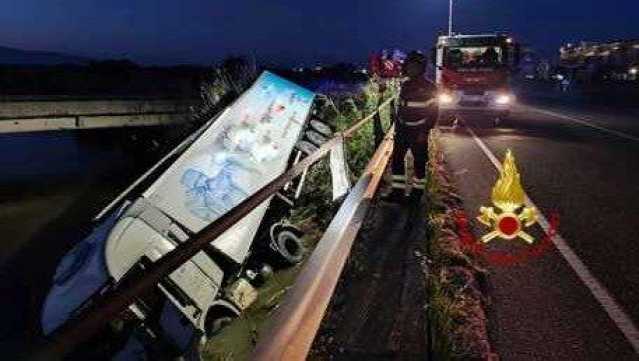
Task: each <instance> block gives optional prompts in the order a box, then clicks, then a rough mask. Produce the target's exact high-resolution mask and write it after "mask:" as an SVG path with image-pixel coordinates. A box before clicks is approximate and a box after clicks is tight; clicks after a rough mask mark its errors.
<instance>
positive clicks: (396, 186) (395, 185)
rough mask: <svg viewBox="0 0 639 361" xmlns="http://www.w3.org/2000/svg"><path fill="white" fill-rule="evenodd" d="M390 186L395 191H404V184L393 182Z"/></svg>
mask: <svg viewBox="0 0 639 361" xmlns="http://www.w3.org/2000/svg"><path fill="white" fill-rule="evenodd" d="M391 186H392V187H393V188H395V189H406V183H400V182H393V183H391Z"/></svg>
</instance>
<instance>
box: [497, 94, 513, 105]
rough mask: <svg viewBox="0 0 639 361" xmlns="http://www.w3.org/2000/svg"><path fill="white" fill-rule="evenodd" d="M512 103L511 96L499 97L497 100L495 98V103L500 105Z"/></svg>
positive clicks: (503, 95)
mask: <svg viewBox="0 0 639 361" xmlns="http://www.w3.org/2000/svg"><path fill="white" fill-rule="evenodd" d="M510 101H511V98H510V95H506V94H502V95H498V96H497V98H495V103H497V104H500V105H506V104H510Z"/></svg>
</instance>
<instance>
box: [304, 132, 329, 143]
mask: <svg viewBox="0 0 639 361" xmlns="http://www.w3.org/2000/svg"><path fill="white" fill-rule="evenodd" d="M305 137H306V139H307V140H308V141H310V142H311V143H313V144H315V145H316V146H318V147H320V146H321V145H322V144H324V143H326V141H328V139H326V137H325V136H323V135H321V134H320V133H318V132H316V131H313V130H309V131H307V132H306V134H305Z"/></svg>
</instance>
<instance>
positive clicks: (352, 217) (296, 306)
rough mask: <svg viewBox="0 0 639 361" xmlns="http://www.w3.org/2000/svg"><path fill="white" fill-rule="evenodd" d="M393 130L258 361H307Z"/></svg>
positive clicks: (290, 295) (292, 293) (284, 307)
mask: <svg viewBox="0 0 639 361" xmlns="http://www.w3.org/2000/svg"><path fill="white" fill-rule="evenodd" d="M392 134H393V128H391V130H390V131H389V132H388V134H387V136H386V138H385V139H384V140H383V141H382V143H381V145H380V146H379V148H377V151H376V152H375V155H374V156H373V158H372V159H371V161H370V162H369V164H368V166H367V168H366V170H365V171H364V174H363V175H362V176H361V177H360V179H359V181H358V182H357V184H356V185H355V187H354V188H353V189H352V190H351V192H350V193H349V195H348V197H347V198H346V200H345V201H344V203H343V204H342V206H341V207H340V209H339V211H338V212H337V214H336V215H335V217H334V218H333V220H332V221H331V223H330V225H329V226H328V228H327V229H326V232H325V233H324V235H323V236H322V239H321V240H320V241H319V243H318V244H317V246H316V248H315V250H314V251H313V253H312V255H311V256H310V258H309V259H308V260H307V261H306V265H305V266H304V268H303V269H302V271H301V272H300V274H299V275H298V276H297V279H296V281H295V284H294V285H293V287H292V288H291V289H290V290H288V292H287V294H286V296H285V299H284V301H283V302H282V303H281V305H280V307H279V308H278V310H277V311H276V312H275V314H274V315H273V317H272V318H271V320H272V322H273V323H272V325H271V327H270V329H268V330H266V331H265V332H264V333H263V335H264V336H265V337H262V338H260V339H259V342H258V344H257V347H256V349H255V351H254V354H253V360H256V361H276V360H286V361H298V360H299V361H301V360H305V359H306V355H307V354H308V352H309V350H310V348H311V345H312V344H313V340H314V339H315V334H316V333H317V330H318V328H319V325H320V323H321V321H322V318H323V316H324V313H325V312H326V308H327V306H328V304H329V302H330V299H331V297H332V295H333V292H334V290H335V286H336V285H337V282H338V280H339V278H340V275H341V273H342V269H343V268H344V264H345V263H346V259H347V258H348V255H349V254H350V250H351V247H352V245H353V241H354V240H355V237H356V236H357V234H358V232H359V229H360V227H361V226H362V224H363V222H364V219H365V217H366V213H367V211H368V208H369V205H370V203H371V200H372V198H373V197H374V195H375V193H376V190H377V188H378V185H379V182H380V180H381V178H382V175H383V174H384V170H385V169H386V165H387V164H388V160H389V158H390V156H391V154H392V152H393V136H392Z"/></svg>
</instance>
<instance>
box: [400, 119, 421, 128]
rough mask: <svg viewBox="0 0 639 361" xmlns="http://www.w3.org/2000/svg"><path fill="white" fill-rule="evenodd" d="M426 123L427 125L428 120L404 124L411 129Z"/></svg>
mask: <svg viewBox="0 0 639 361" xmlns="http://www.w3.org/2000/svg"><path fill="white" fill-rule="evenodd" d="M424 123H426V118H424V119H420V120H417V121H414V122H404V125H406V126H409V127H416V126H418V125H422V124H424Z"/></svg>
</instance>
